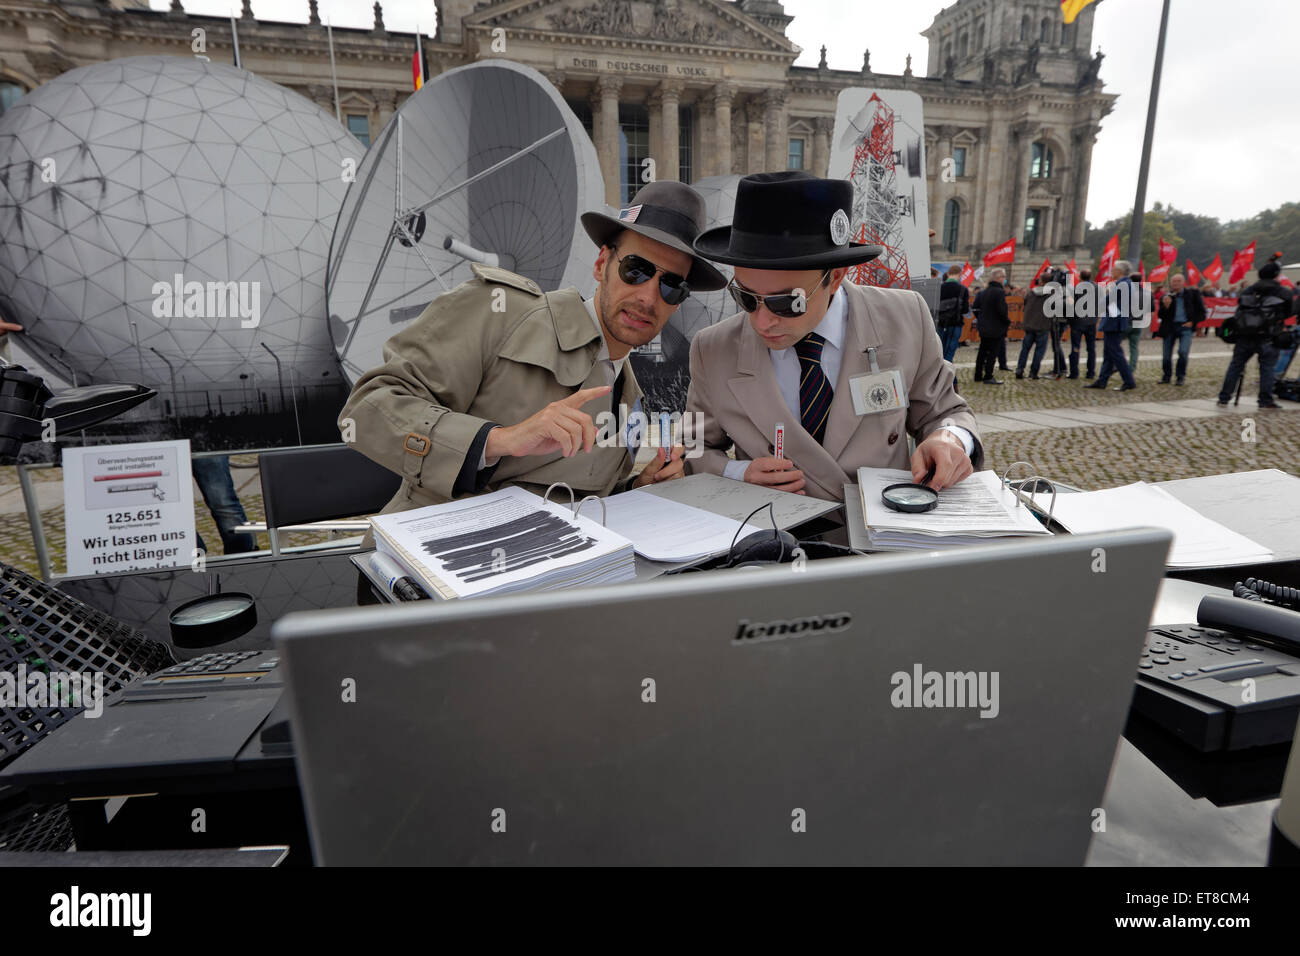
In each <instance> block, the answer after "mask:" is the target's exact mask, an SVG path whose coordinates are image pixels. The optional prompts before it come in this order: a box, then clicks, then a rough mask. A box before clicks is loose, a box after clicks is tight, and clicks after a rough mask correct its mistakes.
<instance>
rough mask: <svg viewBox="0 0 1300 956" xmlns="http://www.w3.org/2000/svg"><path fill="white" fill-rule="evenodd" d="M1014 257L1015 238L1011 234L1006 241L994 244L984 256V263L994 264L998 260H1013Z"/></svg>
mask: <svg viewBox="0 0 1300 956" xmlns="http://www.w3.org/2000/svg"><path fill="white" fill-rule="evenodd" d="M1015 258H1016V240H1015V237H1014V236H1013V237H1011V238H1010V239H1008V240H1007V241H1006V242H1004V243H1002V245H1000V246H995V247H994V248H993V249H992V250H991V251H990V252H989V253H988V255H986V256H985V257H984V264H985V265H986V266H994V265H997V264H998V263H1000V262H1014V261H1015Z"/></svg>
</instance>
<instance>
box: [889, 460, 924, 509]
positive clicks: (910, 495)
mask: <svg viewBox="0 0 1300 956" xmlns="http://www.w3.org/2000/svg"><path fill="white" fill-rule="evenodd" d="M933 477H934V466H933V465H932V466H931V467H930V470H929V471H927V472H926V473H925V477H924V478H922V479H921V483H920V484H916V483H914V482H910V481H904V482H899V483H898V484H896V485H887V486H886V487H885V489H884V490H883V491H881V492H880V498H881V500H882V501H884V503H885V507H886V508H889V509H890V510H892V511H902V512H904V513H906V514H924V513H925V512H927V511H933V510H934V508H935V506H937V505H938V504H939V492H937V491H935V490H934V489H933V488H930V487H927V485H926V482H928V481H930V479H932V478H933Z"/></svg>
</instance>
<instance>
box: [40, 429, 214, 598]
mask: <svg viewBox="0 0 1300 956" xmlns="http://www.w3.org/2000/svg"><path fill="white" fill-rule="evenodd" d="M63 506H64V513H65V516H66V526H67V555H68V559H67V566H68V574H69V575H80V574H117V573H120V572H122V571H137V570H141V569H144V568H174V567H179V566H182V565H186V564H189V563H190V561H191V558H192V552H193V549H194V547H195V544H194V542H195V533H194V489H193V484H192V479H191V475H190V443H189V442H188V441H166V442H141V443H137V444H131V445H93V446H91V447H89V448H65V449H63Z"/></svg>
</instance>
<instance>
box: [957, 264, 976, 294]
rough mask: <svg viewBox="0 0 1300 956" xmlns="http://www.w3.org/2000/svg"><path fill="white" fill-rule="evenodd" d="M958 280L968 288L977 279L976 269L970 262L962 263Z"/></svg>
mask: <svg viewBox="0 0 1300 956" xmlns="http://www.w3.org/2000/svg"><path fill="white" fill-rule="evenodd" d="M957 281H958V282H960V283H961V284H962V285H964V286H966V288H968V289H969V288H970V284H971V283H972V282H974V281H975V270H974V269H972V268H971V265H970V263H969V262H966V263H963V264H962V267H961V276H960V277H959V278H958V280H957Z"/></svg>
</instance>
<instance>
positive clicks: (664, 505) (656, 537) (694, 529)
mask: <svg viewBox="0 0 1300 956" xmlns="http://www.w3.org/2000/svg"><path fill="white" fill-rule="evenodd" d="M605 506H606V508H607V516H606V518H605V527H606V528H608V529H609V530H611V531H614V532H617V533H618V534H620V535H622V536H623V537H625V538H627V539H628V540H629V541H631V542H632V547H633V548H635V549H636V553H637V554H639V555H641V557H643V558H646V559H647V560H650V561H663V562H673V561H694V560H697V559H699V558H707V557H713V556H714V555H721V554H726V553H727V549H728V548H729V547H730V546H731V541H732V539H733V538H734V537H736V530H737V529H738V528H740V529H741V530H740V537H741V538H743V537H745V535H747V534H751V533H753V532H755V531H760V530H762V529H761V528H757V527H755V526H754V525H752V524H747V525H745V526H744V527H743V528H741V525H740V522H739V521H735V520H733V519H731V518H727V517H724V516H723V515H715V514H712V513H710V512H708V511H704V510H703V509H700V508H693V507H691V506H690V505H684V504H681V503H679V502H676V501H669V500H668V499H666V498H659V497H656V496H655V495H648V494H646V493H645V492H642V491H626V492H624V493H623V494H621V495H611V496H610V497H608V498H606V499H605ZM587 508H590V509H591V510H592V513H593V515H598V514H599V511H600V509H599V508H598V507H594V506H593V505H591V504H588V505H587V506H586V508H584V509H583V514H586V513H587V510H586V509H587Z"/></svg>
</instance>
